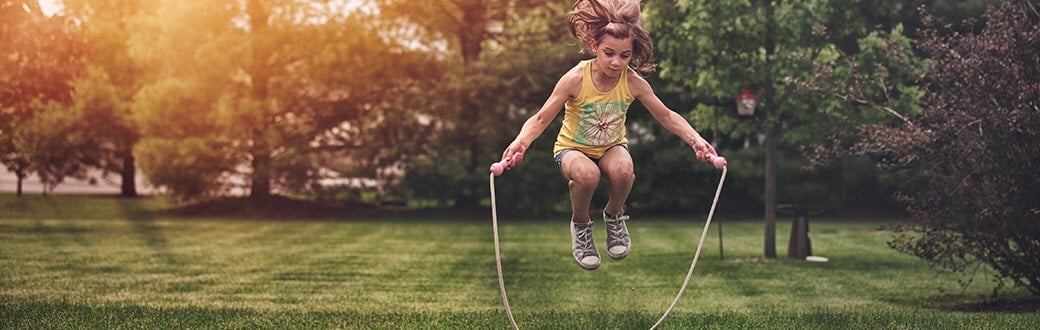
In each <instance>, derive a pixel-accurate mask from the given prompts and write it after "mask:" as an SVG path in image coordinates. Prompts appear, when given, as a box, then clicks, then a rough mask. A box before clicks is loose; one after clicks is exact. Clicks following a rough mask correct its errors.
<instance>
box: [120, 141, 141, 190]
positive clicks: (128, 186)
mask: <svg viewBox="0 0 1040 330" xmlns="http://www.w3.org/2000/svg"><path fill="white" fill-rule="evenodd" d="M122 158H123V170H122V173H120V176H122V179H123V184H122V186H121V187H120V188H119V196H122V197H137V165H136V164H135V162H136V160H135V158H134V152H133V150H132V148H131V147H129V146H128V147H127V149H126V150H123V155H122Z"/></svg>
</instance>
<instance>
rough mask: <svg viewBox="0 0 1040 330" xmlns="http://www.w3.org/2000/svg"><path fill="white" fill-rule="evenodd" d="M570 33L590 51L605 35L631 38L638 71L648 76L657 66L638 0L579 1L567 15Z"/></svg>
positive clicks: (631, 64) (632, 63) (632, 62)
mask: <svg viewBox="0 0 1040 330" xmlns="http://www.w3.org/2000/svg"><path fill="white" fill-rule="evenodd" d="M565 17H566V19H567V30H568V31H570V33H571V35H574V37H575V38H577V39H578V41H579V42H580V43H581V47H582V49H583V50H584V49H590V50H591V47H592V45H594V44H596V43H599V42H600V41H601V40H603V37H604V36H606V35H609V36H612V37H614V38H618V39H627V38H631V39H632V61H631V62H629V66H630V67H632V69H635V70H636V71H639V72H643V73H649V72H653V71H654V69H655V68H656V65H655V64H654V43H653V41H652V40H651V39H650V34H649V33H647V32H646V29H644V28H643V22H642V19H641V18H640V4H639V1H638V0H578V1H577V2H575V3H574V7H572V8H571V11H570V12H568V13H567V15H566V16H565Z"/></svg>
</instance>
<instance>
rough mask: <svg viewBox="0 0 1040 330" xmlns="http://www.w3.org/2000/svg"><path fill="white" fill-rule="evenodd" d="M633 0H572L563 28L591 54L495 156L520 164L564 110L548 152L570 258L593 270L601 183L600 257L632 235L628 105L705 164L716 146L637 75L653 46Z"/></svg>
mask: <svg viewBox="0 0 1040 330" xmlns="http://www.w3.org/2000/svg"><path fill="white" fill-rule="evenodd" d="M639 13H640V4H639V2H638V1H637V0H578V1H577V2H576V3H575V4H574V7H573V8H572V9H571V11H570V12H569V13H567V16H566V18H567V22H568V26H567V27H568V30H569V31H570V32H571V34H573V35H574V37H575V38H577V39H578V41H579V42H580V43H581V45H582V46H584V47H586V48H587V49H588V50H590V51H591V52H592V53H593V54H594V55H595V57H594V58H592V59H588V60H584V61H581V62H579V63H578V64H577V65H575V66H574V68H572V69H570V70H569V71H568V72H567V73H565V74H564V75H563V77H561V78H560V80H559V81H558V82H557V83H556V87H555V88H554V89H553V91H552V94H551V95H549V98H548V100H546V101H545V104H544V105H542V107H541V109H539V110H538V112H537V113H535V114H534V115H533V116H532V117H531V118H529V119H528V120H527V121H526V122H524V126H523V128H521V130H520V133H519V134H517V137H516V139H515V140H513V142H512V143H510V144H509V147H508V148H506V150H505V151H504V152H503V153H502V159H503V160H505V159H507V158H509V159H510V160H509V161H506V162H504V163H505V164H506V166H507V169H508V168H512V167H514V166H516V165H517V164H519V163H520V162H521V161H523V158H524V153H525V152H527V148H528V147H529V146H530V145H531V143H532V142H533V141H534V140H535V139H536V138H537V137H538V136H540V135H541V134H542V132H544V131H545V128H546V127H548V126H549V123H550V122H551V121H552V120H553V119H554V118H555V117H556V116H557V115H558V114H559V113H560V109H561V108H563V109H566V111H565V112H564V116H563V127H562V128H561V129H560V133H559V134H558V135H557V136H556V144H555V146H554V148H553V154H554V155H555V159H556V164H557V166H558V167H559V168H560V171H561V172H562V173H563V177H564V178H565V179H567V181H568V186H569V188H570V199H571V210H572V212H573V213H572V214H571V224H570V230H571V240H572V244H571V245H572V249H573V255H574V261H575V262H577V263H578V266H580V267H581V268H584V269H587V270H593V269H596V268H597V267H599V265H600V258H599V251H598V250H596V245H595V243H594V242H593V237H592V224H593V223H592V218H591V217H590V215H589V206H590V204H591V203H592V195H593V193H594V192H595V191H596V187H598V186H599V182H600V180H606V181H607V184H608V187H609V199H608V201H607V205H606V206H605V207H604V208H603V222H604V223H605V224H606V226H607V237H606V245H607V250H606V251H607V255H608V256H610V257H611V258H613V259H615V260H620V259H623V258H625V257H626V256H628V253H629V251H630V250H631V248H632V247H631V238H630V237H629V234H628V227H627V226H626V225H625V221H626V220H628V219H629V217H628V216H627V215H625V214H624V212H625V200H627V199H628V195H629V193H630V192H631V191H632V184H633V182H634V181H635V175H634V174H633V172H634V171H633V164H632V156H631V155H630V154H629V152H628V140H627V139H626V138H625V118H626V115H627V112H628V108H629V106H630V105H631V104H632V102H633V101H634V100H639V102H641V103H643V105H644V106H645V107H646V108H647V110H649V111H650V113H651V114H652V115H653V116H654V119H656V120H657V121H658V122H660V123H661V124H662V125H663V126H664V127H665V129H667V130H668V131H669V132H671V133H672V134H675V135H676V136H678V137H680V138H682V139H683V141H685V142H686V144H688V145H689V146H690V147H691V148H692V149H693V151H694V152H695V155H696V157H697V159H699V160H701V161H702V162H706V163H708V162H709V161H708V160H709V157H710V156H715V155H716V152H715V149H714V148H712V147H711V145H710V144H708V142H707V141H705V140H704V138H703V137H701V135H700V134H699V133H697V131H696V130H694V129H693V127H692V126H690V123H688V122H687V121H686V119H684V118H683V117H682V116H681V115H679V114H677V113H675V112H674V111H672V110H671V109H669V108H668V107H667V106H665V105H664V103H662V102H661V100H660V99H659V98H658V97H657V95H656V94H654V91H653V89H651V87H650V84H649V83H647V81H646V79H644V78H643V76H641V75H640V73H649V72H652V71H653V70H654V66H655V65H654V63H653V60H654V49H653V43H652V41H651V40H650V35H649V34H648V33H647V32H646V30H644V29H643V26H642V22H641V20H640V17H639Z"/></svg>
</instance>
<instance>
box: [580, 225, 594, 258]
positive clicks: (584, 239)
mask: <svg viewBox="0 0 1040 330" xmlns="http://www.w3.org/2000/svg"><path fill="white" fill-rule="evenodd" d="M575 229H577V228H575ZM576 231H577V232H576V233H575V238H577V240H578V252H581V255H579V256H578V258H579V259H580V258H585V257H586V256H589V255H595V253H593V252H595V251H596V248H595V247H593V246H592V244H593V243H592V226H591V225H589V226H587V227H585V228H583V229H577V230H576Z"/></svg>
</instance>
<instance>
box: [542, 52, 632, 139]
mask: <svg viewBox="0 0 1040 330" xmlns="http://www.w3.org/2000/svg"><path fill="white" fill-rule="evenodd" d="M591 63H592V60H585V61H582V62H581V65H582V79H581V92H580V93H579V94H578V97H576V98H573V99H569V100H567V103H566V104H565V105H564V114H563V127H562V128H560V134H559V135H557V136H556V144H555V146H554V147H553V155H559V154H560V152H563V151H564V150H567V149H575V150H578V151H581V152H582V153H584V154H586V155H588V156H589V157H590V158H592V159H599V158H601V157H603V154H605V153H606V152H607V150H608V149H610V148H611V147H614V146H617V145H622V146H628V139H627V138H625V118H626V114H627V113H628V106H629V105H631V104H632V101H634V100H635V98H634V97H632V92H631V91H630V90H629V89H628V80H627V77H628V70H624V71H622V72H621V78H620V79H618V82H617V84H615V85H614V89H612V90H610V91H608V92H601V91H599V90H598V89H597V88H596V85H595V84H593V83H592V66H591V65H590V64H591Z"/></svg>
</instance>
